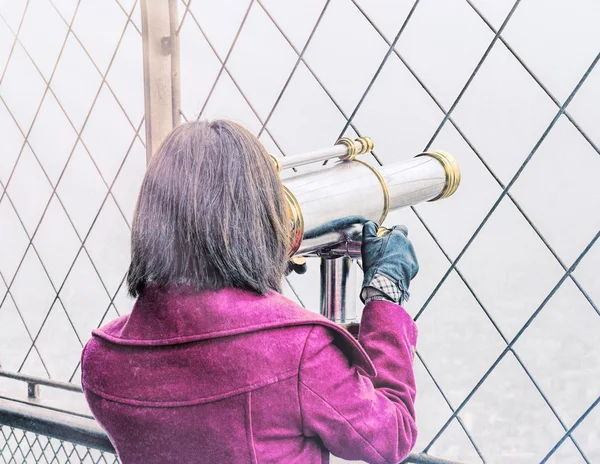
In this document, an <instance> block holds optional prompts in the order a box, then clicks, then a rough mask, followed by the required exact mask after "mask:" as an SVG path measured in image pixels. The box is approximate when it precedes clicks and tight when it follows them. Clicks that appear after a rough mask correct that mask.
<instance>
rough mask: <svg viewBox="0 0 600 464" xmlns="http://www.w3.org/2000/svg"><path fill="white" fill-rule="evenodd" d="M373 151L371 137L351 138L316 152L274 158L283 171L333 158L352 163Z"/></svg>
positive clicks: (345, 138)
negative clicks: (360, 156) (351, 161)
mask: <svg viewBox="0 0 600 464" xmlns="http://www.w3.org/2000/svg"><path fill="white" fill-rule="evenodd" d="M372 149H373V140H371V139H370V138H369V137H359V138H357V139H355V140H352V139H351V138H349V137H343V138H341V139H339V140H338V141H337V142H336V144H335V145H334V146H333V147H328V148H323V149H321V150H315V151H311V152H308V153H303V154H301V155H293V156H284V157H282V158H278V157H275V156H273V162H274V163H275V165H276V166H277V168H278V169H279V170H280V171H281V170H283V169H290V168H295V167H298V166H303V165H305V164H310V163H316V162H319V161H327V160H329V159H332V158H339V159H342V160H346V161H350V160H353V159H355V158H356V157H357V156H358V155H362V154H364V153H368V152H370V151H371V150H372Z"/></svg>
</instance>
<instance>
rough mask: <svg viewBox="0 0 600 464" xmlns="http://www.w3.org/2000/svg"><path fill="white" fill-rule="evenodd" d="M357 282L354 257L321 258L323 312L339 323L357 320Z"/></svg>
mask: <svg viewBox="0 0 600 464" xmlns="http://www.w3.org/2000/svg"><path fill="white" fill-rule="evenodd" d="M355 283H356V272H355V269H354V267H353V266H352V258H350V257H349V256H342V257H340V258H334V259H325V258H321V314H322V315H323V316H325V317H327V318H328V319H330V320H332V321H334V322H336V323H338V324H348V323H350V322H355V321H356V305H355V303H356V300H355V298H354V295H353V293H352V292H354V290H355V289H356V285H355ZM348 290H350V294H349V292H348ZM348 295H349V296H348Z"/></svg>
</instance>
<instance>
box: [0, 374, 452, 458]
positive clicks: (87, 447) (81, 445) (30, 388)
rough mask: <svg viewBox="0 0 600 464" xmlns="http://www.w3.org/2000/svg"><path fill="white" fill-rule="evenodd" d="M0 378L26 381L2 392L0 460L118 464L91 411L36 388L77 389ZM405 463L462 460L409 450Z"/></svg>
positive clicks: (26, 378)
mask: <svg viewBox="0 0 600 464" xmlns="http://www.w3.org/2000/svg"><path fill="white" fill-rule="evenodd" d="M0 377H3V378H8V379H12V380H17V381H20V382H23V383H25V384H26V385H27V399H26V400H22V399H17V398H8V397H5V396H0V462H2V463H6V464H12V463H15V464H16V463H21V462H36V463H38V462H40V463H54V462H61V463H80V462H91V463H118V462H119V459H118V458H117V456H116V452H115V449H114V447H113V445H112V443H111V442H110V440H109V439H108V437H107V435H106V433H105V432H104V431H103V430H102V429H101V428H100V426H99V425H98V424H97V423H96V421H95V420H94V418H93V416H92V415H90V414H82V413H79V412H76V411H72V410H68V409H62V408H57V407H54V406H48V405H44V404H43V403H42V402H41V400H42V398H41V397H40V392H39V386H40V385H41V386H45V387H50V388H54V389H58V390H64V391H69V392H73V393H79V394H82V390H81V387H79V386H77V385H73V384H70V383H66V382H57V381H54V380H48V379H44V378H40V377H34V376H31V375H23V374H16V373H14V372H7V371H3V370H0ZM404 463H415V464H460V463H457V462H456V461H448V460H445V459H441V458H437V457H434V456H429V455H427V454H411V455H410V456H409V457H408V458H407V459H406V460H405V461H404Z"/></svg>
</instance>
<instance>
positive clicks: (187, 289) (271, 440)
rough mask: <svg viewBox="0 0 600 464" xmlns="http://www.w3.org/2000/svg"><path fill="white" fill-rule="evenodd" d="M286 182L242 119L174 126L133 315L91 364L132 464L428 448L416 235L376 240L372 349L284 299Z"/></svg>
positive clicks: (367, 454) (370, 234)
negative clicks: (423, 430)
mask: <svg viewBox="0 0 600 464" xmlns="http://www.w3.org/2000/svg"><path fill="white" fill-rule="evenodd" d="M289 234H290V231H289V220H288V218H287V216H286V209H285V203H284V196H283V187H282V184H281V181H280V179H279V176H278V174H277V173H276V172H275V170H274V169H273V166H272V162H271V159H270V158H269V155H268V154H267V152H266V151H265V149H264V147H263V146H262V145H261V143H260V142H259V141H258V139H257V138H256V137H254V136H253V135H252V134H251V133H250V132H248V131H247V130H245V129H244V128H242V127H241V126H239V125H237V124H235V123H232V122H229V121H213V122H191V123H186V124H183V125H181V126H179V127H177V128H176V129H174V130H173V132H172V133H171V135H169V137H167V139H166V140H165V142H164V143H163V144H162V146H161V147H160V149H159V150H158V152H157V153H156V155H155V156H154V157H153V159H152V161H151V163H150V165H149V167H148V170H147V172H146V176H145V178H144V181H143V184H142V187H141V191H140V196H139V200H138V204H137V209H136V212H135V218H134V222H133V227H132V238H131V245H132V251H131V265H130V268H129V273H128V276H127V282H128V286H129V292H130V294H131V295H132V296H134V297H137V301H136V303H135V306H134V308H133V311H132V313H131V314H130V315H128V316H124V317H121V318H119V319H117V320H115V321H113V322H111V323H109V324H108V325H106V326H104V327H102V328H100V329H98V330H95V331H94V332H93V337H92V339H91V340H90V341H89V342H88V344H87V345H86V347H85V349H84V352H83V355H82V384H83V388H84V392H85V395H86V398H87V401H88V403H89V405H90V408H91V410H92V412H93V414H94V416H95V417H96V419H97V420H98V422H99V423H100V425H101V426H102V427H103V428H104V429H105V430H106V432H107V434H108V436H109V437H110V439H111V441H112V443H113V444H114V446H115V448H116V450H117V452H118V454H119V457H120V458H121V460H122V462H123V463H124V464H137V463H143V464H153V463H247V462H249V463H257V462H260V463H266V462H269V463H272V462H284V463H303V464H305V463H324V462H328V460H329V452H331V453H333V454H335V455H337V456H340V457H343V458H346V459H361V460H365V461H368V462H374V463H380V462H381V463H396V462H399V461H400V460H402V459H403V458H404V457H406V456H407V454H408V453H409V451H410V449H411V448H412V446H413V445H414V443H415V439H416V435H417V431H416V427H415V413H414V399H415V383H414V377H413V370H412V356H413V355H412V352H411V349H412V347H414V345H415V343H416V336H417V331H416V327H415V325H414V323H413V321H412V320H411V318H410V316H409V315H408V314H407V313H406V312H405V311H404V309H402V308H401V307H400V306H399V305H398V304H396V303H399V301H400V299H401V298H402V297H403V296H405V295H406V292H407V290H408V285H409V283H410V279H411V278H412V277H414V275H415V274H416V272H417V267H418V266H417V262H416V258H415V256H414V251H413V249H412V245H411V244H410V242H409V241H408V239H407V238H406V230H405V229H403V228H400V227H394V228H393V229H392V230H391V231H389V233H387V235H384V236H383V237H378V236H377V225H376V224H375V223H372V222H370V223H367V224H366V225H365V227H364V232H363V247H362V254H363V256H362V259H363V268H364V271H365V280H364V283H363V291H362V293H361V297H362V298H363V301H365V302H366V307H365V309H364V313H363V317H362V325H361V332H360V335H359V341H358V342H356V341H355V340H354V339H353V338H352V336H350V334H349V333H348V332H346V331H345V330H344V329H342V328H340V327H338V326H337V325H335V324H334V323H332V322H330V321H328V320H327V319H325V318H323V317H321V316H319V315H317V314H314V313H312V312H309V311H307V310H305V309H303V308H301V307H299V306H298V305H296V304H295V303H293V302H292V301H289V300H288V299H286V298H285V297H283V296H282V295H281V294H280V293H279V291H280V285H281V281H282V277H283V274H284V270H285V266H286V260H287V256H288V251H289Z"/></svg>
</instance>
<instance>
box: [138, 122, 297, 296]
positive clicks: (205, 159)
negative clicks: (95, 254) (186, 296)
mask: <svg viewBox="0 0 600 464" xmlns="http://www.w3.org/2000/svg"><path fill="white" fill-rule="evenodd" d="M289 237H290V222H289V219H288V218H287V214H286V208H285V200H284V193H283V185H282V183H281V180H280V179H279V175H278V174H277V172H276V171H275V169H274V166H273V163H272V161H271V159H270V157H269V155H268V154H267V152H266V150H265V148H264V147H263V145H262V144H261V143H260V141H259V140H258V139H257V138H256V137H255V136H254V135H252V134H251V133H250V132H249V131H248V130H246V129H245V128H244V127H242V126H240V125H239V124H236V123H234V122H231V121H225V120H216V121H211V122H208V121H194V122H188V123H185V124H181V125H180V126H178V127H176V128H175V129H174V130H173V131H172V132H171V134H170V135H169V136H168V137H167V138H166V139H165V141H164V142H163V143H162V145H161V146H160V148H159V149H158V151H157V153H156V154H155V155H154V156H153V158H152V159H151V161H150V164H149V166H148V169H147V171H146V175H145V177H144V180H143V182H142V186H141V189H140V195H139V198H138V203H137V207H136V211H135V214H134V218H133V226H132V231H131V264H130V266H129V271H128V274H127V284H128V288H129V294H130V295H132V296H134V297H136V296H138V295H140V293H142V292H143V291H144V288H146V287H147V286H148V285H157V286H158V287H160V288H165V287H167V286H169V285H179V284H191V285H192V286H193V288H194V289H195V290H197V291H201V290H205V289H212V290H219V289H221V288H225V287H235V288H241V289H246V290H252V291H255V292H257V293H260V294H265V293H267V292H268V291H269V290H270V289H273V290H276V291H279V290H280V285H281V279H282V277H283V273H284V267H285V262H286V258H287V253H288V251H289V246H290V241H289Z"/></svg>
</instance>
